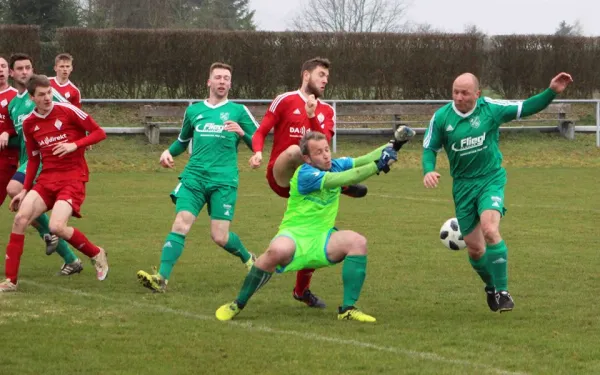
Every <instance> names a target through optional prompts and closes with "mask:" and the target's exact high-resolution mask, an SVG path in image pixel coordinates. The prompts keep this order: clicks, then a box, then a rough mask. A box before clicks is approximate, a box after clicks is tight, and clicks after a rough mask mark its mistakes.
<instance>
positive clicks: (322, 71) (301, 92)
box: [250, 57, 367, 308]
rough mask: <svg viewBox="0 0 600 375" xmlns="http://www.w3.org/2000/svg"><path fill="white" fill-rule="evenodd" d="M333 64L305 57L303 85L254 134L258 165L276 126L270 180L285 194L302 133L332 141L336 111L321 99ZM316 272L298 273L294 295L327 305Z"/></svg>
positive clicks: (357, 191)
mask: <svg viewBox="0 0 600 375" xmlns="http://www.w3.org/2000/svg"><path fill="white" fill-rule="evenodd" d="M329 66H330V62H329V60H327V59H324V58H320V57H315V58H313V59H310V60H308V61H305V62H304V63H303V64H302V68H301V70H300V72H301V78H302V85H301V87H300V89H298V90H297V91H291V92H287V93H284V94H281V95H279V96H278V97H276V98H275V100H273V102H272V103H271V105H270V106H269V108H268V109H267V112H266V114H265V117H264V118H263V120H262V121H261V123H260V126H259V128H258V129H257V131H256V133H254V136H253V137H252V149H253V150H254V152H255V153H254V155H253V156H252V157H251V158H250V166H251V167H252V168H258V167H259V166H260V164H261V162H262V150H263V147H264V142H265V138H266V137H267V134H269V132H270V131H271V129H273V128H275V130H274V133H273V149H272V150H271V156H270V158H269V164H268V165H267V181H268V183H269V186H270V187H271V189H272V190H273V191H274V192H275V193H276V194H277V195H279V196H280V197H282V198H288V197H289V196H290V194H289V191H290V179H291V178H292V176H293V175H294V172H295V171H296V169H297V168H298V167H299V166H300V165H302V163H303V160H302V152H301V151H300V147H299V146H298V143H299V142H300V139H301V138H302V136H303V135H304V134H305V133H306V132H309V131H318V132H321V133H323V134H325V136H326V137H327V141H328V142H329V141H331V138H332V137H333V134H334V132H335V121H336V118H335V111H334V109H333V107H332V106H330V105H329V104H327V103H324V102H322V101H321V100H319V98H320V97H321V96H322V95H323V92H324V91H325V86H327V82H328V79H329ZM342 194H346V195H349V196H352V197H357V198H358V197H364V196H365V195H366V194H367V187H366V186H364V185H352V186H347V187H344V188H342ZM313 272H314V270H313V269H306V270H302V271H299V272H298V273H297V274H296V286H295V287H294V292H293V296H294V298H295V299H296V300H298V301H302V302H304V303H306V304H307V305H308V306H310V307H318V308H324V307H325V303H324V302H323V301H321V300H320V299H319V298H318V297H317V296H315V295H314V294H312V292H311V291H310V289H309V286H310V280H311V278H312V274H313Z"/></svg>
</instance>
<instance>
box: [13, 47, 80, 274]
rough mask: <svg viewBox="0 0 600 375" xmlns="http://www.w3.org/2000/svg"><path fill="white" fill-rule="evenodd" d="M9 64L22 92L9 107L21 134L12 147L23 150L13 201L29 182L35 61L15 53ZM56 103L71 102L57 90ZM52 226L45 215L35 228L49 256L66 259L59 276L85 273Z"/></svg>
mask: <svg viewBox="0 0 600 375" xmlns="http://www.w3.org/2000/svg"><path fill="white" fill-rule="evenodd" d="M9 60H10V61H9V69H10V70H9V74H10V76H11V78H12V79H13V82H14V87H15V88H16V89H17V91H18V94H17V96H15V97H14V98H13V100H11V101H10V103H9V104H8V114H9V116H10V118H11V120H12V122H13V124H14V126H15V131H16V132H17V136H16V137H12V138H11V139H10V140H9V143H10V142H12V143H14V145H13V146H15V147H20V152H19V169H18V170H17V172H16V173H15V174H14V176H13V177H12V179H11V181H10V182H9V183H8V186H6V191H7V193H8V195H9V196H10V197H11V198H13V197H15V196H16V195H17V194H19V192H21V190H23V183H24V182H25V171H26V170H27V150H26V149H25V139H24V137H23V121H24V120H25V118H26V117H27V116H28V115H29V114H30V113H31V111H33V109H34V107H35V104H34V103H33V101H32V100H31V97H30V95H29V93H28V92H27V87H26V85H27V81H28V80H29V78H31V76H32V75H33V60H32V59H31V57H30V56H28V55H26V54H24V53H14V54H12V55H11V56H10V59H9ZM53 100H54V101H55V102H67V100H66V99H64V98H63V97H62V96H61V95H60V94H59V93H58V92H56V91H54V90H53ZM40 170H41V166H40ZM38 173H39V171H38ZM49 225H50V222H49V219H48V215H46V214H42V215H41V216H40V217H39V218H37V219H36V220H35V221H34V223H33V226H34V227H35V228H36V229H37V231H38V232H39V234H40V236H41V237H42V238H43V239H44V241H45V242H46V254H47V255H50V254H52V253H53V252H54V251H56V252H57V253H58V254H59V255H60V256H61V258H63V260H64V264H63V265H62V267H61V269H60V271H59V275H62V276H69V275H73V274H75V273H79V272H81V271H82V270H83V265H82V263H81V260H80V259H79V258H78V257H77V256H76V255H75V253H73V251H72V250H71V249H70V248H69V246H68V245H67V243H66V242H65V241H64V240H62V239H59V238H58V237H57V236H55V235H53V234H51V233H50V227H49Z"/></svg>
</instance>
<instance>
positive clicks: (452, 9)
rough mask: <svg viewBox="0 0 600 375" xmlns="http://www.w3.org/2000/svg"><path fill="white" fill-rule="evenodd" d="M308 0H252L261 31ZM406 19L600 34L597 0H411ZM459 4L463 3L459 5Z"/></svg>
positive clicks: (459, 26)
mask: <svg viewBox="0 0 600 375" xmlns="http://www.w3.org/2000/svg"><path fill="white" fill-rule="evenodd" d="M306 1H307V0H250V6H251V8H252V9H254V10H256V14H255V17H254V18H255V20H256V23H257V25H258V28H259V30H272V31H284V30H285V29H286V28H287V27H289V25H290V22H289V19H290V18H291V17H293V15H294V14H295V12H297V11H298V10H299V9H300V8H302V4H303V3H305V2H306ZM411 2H412V5H410V7H409V9H408V11H407V14H406V18H405V20H406V21H410V22H413V23H428V24H431V25H432V26H433V27H434V28H438V29H443V30H445V31H448V32H462V31H463V28H464V25H465V24H475V25H477V26H478V27H479V28H480V29H481V30H483V31H484V32H486V33H487V34H489V35H498V34H552V33H554V31H555V30H556V27H557V26H558V24H559V22H560V21H561V20H566V21H567V23H569V24H572V23H574V22H575V21H576V20H579V22H580V23H581V25H582V26H583V33H584V34H585V35H600V1H597V0H503V1H502V2H500V1H485V0H483V1H482V0H458V1H449V0H411ZM457 4H460V5H457Z"/></svg>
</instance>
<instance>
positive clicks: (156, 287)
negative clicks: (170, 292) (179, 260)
mask: <svg viewBox="0 0 600 375" xmlns="http://www.w3.org/2000/svg"><path fill="white" fill-rule="evenodd" d="M153 270H154V274H152V275H151V274H149V273H148V272H146V271H138V273H137V278H138V280H139V282H140V284H142V285H143V286H144V287H146V288H148V289H150V290H151V291H153V292H155V293H164V292H165V291H166V290H167V283H168V281H167V280H165V279H164V278H163V277H162V276H161V275H159V274H158V272H157V271H156V267H154V268H153Z"/></svg>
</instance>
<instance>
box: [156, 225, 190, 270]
mask: <svg viewBox="0 0 600 375" xmlns="http://www.w3.org/2000/svg"><path fill="white" fill-rule="evenodd" d="M184 244H185V236H184V235H183V234H179V233H175V232H171V233H169V234H168V235H167V239H166V240H165V244H164V245H163V248H162V255H161V256H160V268H159V269H158V274H159V275H161V276H162V277H163V278H164V279H165V280H169V277H171V272H172V271H173V267H174V266H175V263H177V259H179V257H180V256H181V253H183V246H184Z"/></svg>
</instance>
